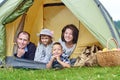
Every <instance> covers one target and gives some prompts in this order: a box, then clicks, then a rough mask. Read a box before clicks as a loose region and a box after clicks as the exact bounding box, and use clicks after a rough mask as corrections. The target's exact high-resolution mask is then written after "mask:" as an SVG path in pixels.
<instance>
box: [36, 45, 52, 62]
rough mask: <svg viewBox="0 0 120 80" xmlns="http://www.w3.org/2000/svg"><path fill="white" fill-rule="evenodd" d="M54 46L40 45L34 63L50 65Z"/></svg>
mask: <svg viewBox="0 0 120 80" xmlns="http://www.w3.org/2000/svg"><path fill="white" fill-rule="evenodd" d="M52 45H53V44H50V45H47V46H44V45H43V44H39V45H38V47H37V49H36V52H35V57H34V61H37V62H42V63H48V61H49V59H50V56H51V54H52Z"/></svg>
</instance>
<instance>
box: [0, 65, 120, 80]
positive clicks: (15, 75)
mask: <svg viewBox="0 0 120 80" xmlns="http://www.w3.org/2000/svg"><path fill="white" fill-rule="evenodd" d="M0 80H120V67H75V68H66V69H60V70H58V69H50V70H48V69H43V70H33V69H20V68H19V69H15V68H0Z"/></svg>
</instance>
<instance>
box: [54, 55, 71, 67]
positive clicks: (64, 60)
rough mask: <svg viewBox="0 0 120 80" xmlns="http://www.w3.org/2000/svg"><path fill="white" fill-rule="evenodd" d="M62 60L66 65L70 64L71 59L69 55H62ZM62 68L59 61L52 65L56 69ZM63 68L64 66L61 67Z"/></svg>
mask: <svg viewBox="0 0 120 80" xmlns="http://www.w3.org/2000/svg"><path fill="white" fill-rule="evenodd" d="M60 59H61V61H63V62H64V63H68V64H70V60H69V58H68V55H66V54H62V55H61V56H60ZM60 66H61V65H60V64H59V63H58V61H57V60H55V61H53V63H52V67H53V68H55V67H60ZM61 67H62V66H61Z"/></svg>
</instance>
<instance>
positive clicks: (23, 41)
mask: <svg viewBox="0 0 120 80" xmlns="http://www.w3.org/2000/svg"><path fill="white" fill-rule="evenodd" d="M28 43H29V36H28V35H27V34H23V33H21V34H19V36H18V38H17V45H18V48H21V49H24V48H25V47H26V46H27V44H28Z"/></svg>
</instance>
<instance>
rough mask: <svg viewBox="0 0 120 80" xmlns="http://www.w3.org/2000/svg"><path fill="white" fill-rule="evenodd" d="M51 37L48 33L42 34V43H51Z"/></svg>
mask: <svg viewBox="0 0 120 80" xmlns="http://www.w3.org/2000/svg"><path fill="white" fill-rule="evenodd" d="M49 41H50V37H49V36H47V35H41V43H42V44H43V45H45V46H47V45H48V44H49Z"/></svg>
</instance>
